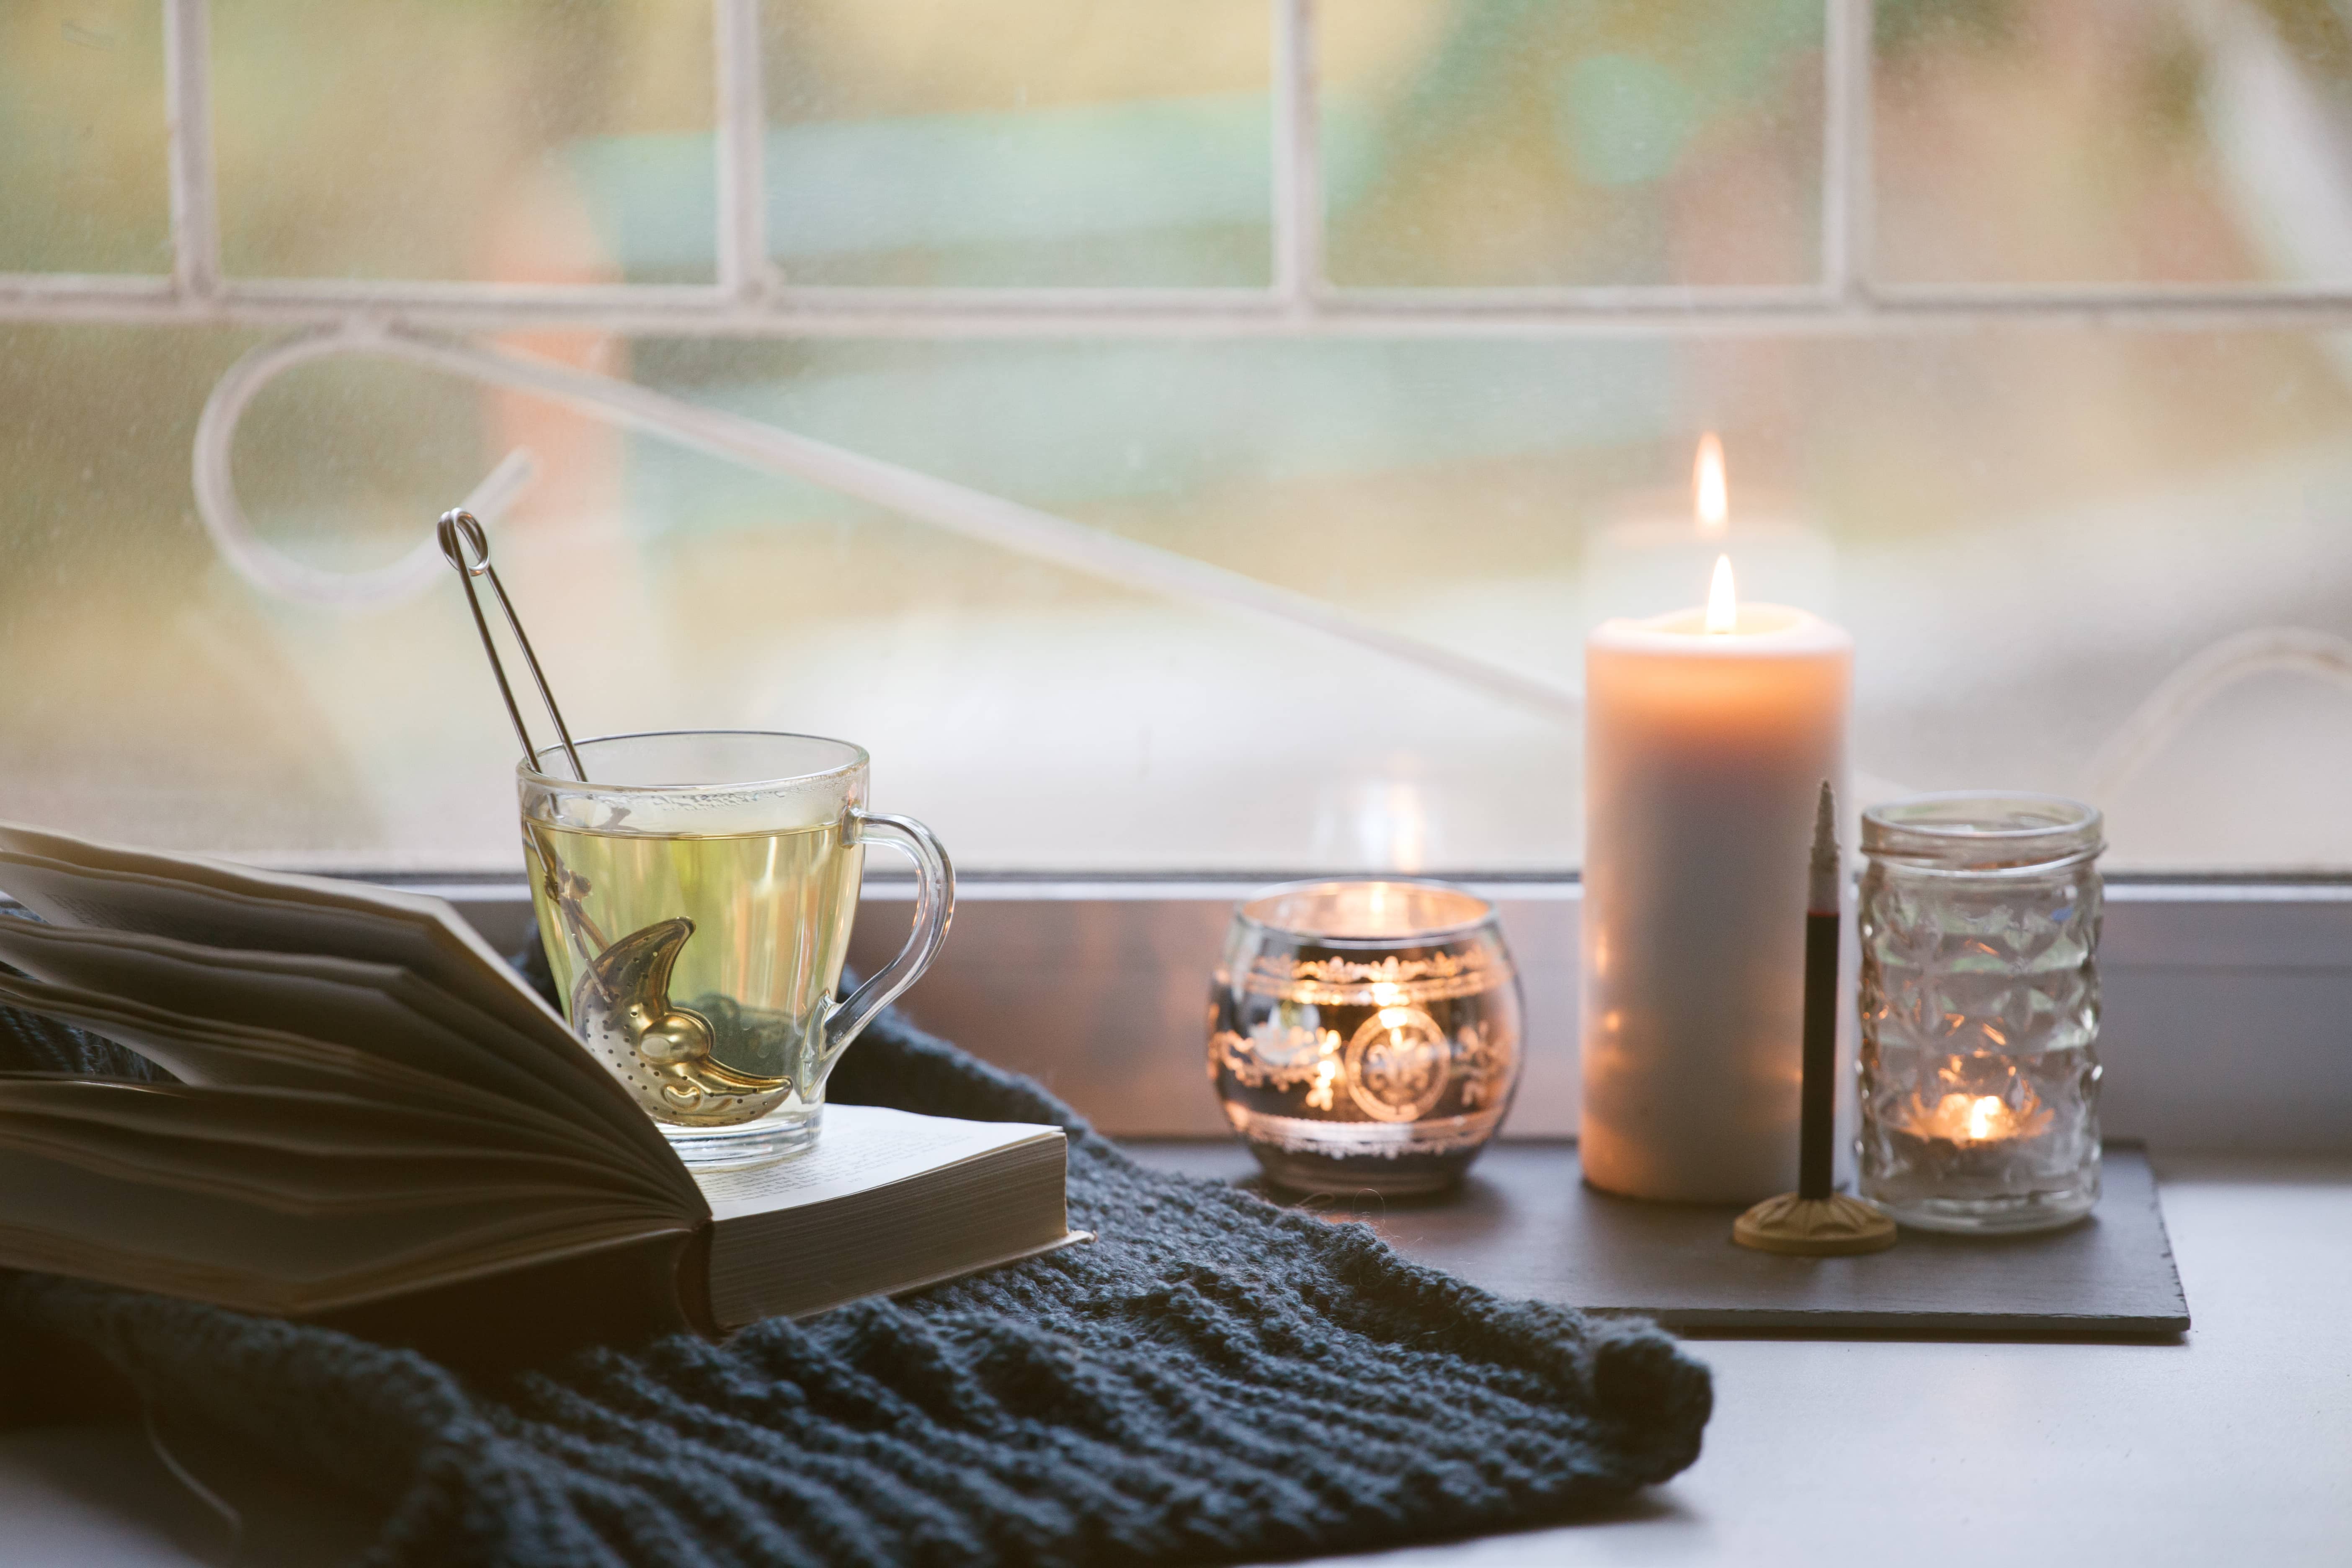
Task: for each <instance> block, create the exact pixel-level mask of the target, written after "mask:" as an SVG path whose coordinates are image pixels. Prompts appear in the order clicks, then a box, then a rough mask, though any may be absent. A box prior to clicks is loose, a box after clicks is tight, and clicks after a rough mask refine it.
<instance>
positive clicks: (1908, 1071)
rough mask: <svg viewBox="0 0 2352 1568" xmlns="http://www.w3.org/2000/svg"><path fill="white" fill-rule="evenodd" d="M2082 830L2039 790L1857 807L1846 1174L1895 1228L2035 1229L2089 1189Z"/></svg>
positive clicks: (2075, 1204)
mask: <svg viewBox="0 0 2352 1568" xmlns="http://www.w3.org/2000/svg"><path fill="white" fill-rule="evenodd" d="M2100 826H2101V825H2100V817H2099V814H2098V812H2097V811H2095V810H2094V809H2093V808H2092V807H2090V806H2087V805H2083V804H2082V803H2081V802H2079V801H2072V800H2065V799H2063V798H2060V797H2059V796H2056V795H2014V794H2011V795H1973V794H1970V795H1921V796H1917V797H1916V798H1913V799H1910V800H1902V801H1895V802H1892V803H1890V804H1888V805H1877V806H1873V807H1871V808H1870V809H1869V810H1868V811H1866V812H1864V813H1863V817H1862V848H1863V853H1864V856H1865V857H1866V858H1867V864H1866V866H1865V867H1864V871H1863V879H1862V893H1861V900H1860V906H1859V907H1860V921H1859V925H1860V931H1861V938H1862V990H1861V1007H1862V1050H1861V1056H1860V1060H1859V1062H1858V1064H1857V1067H1858V1070H1859V1073H1860V1077H1861V1102H1862V1140H1861V1164H1860V1179H1859V1183H1858V1185H1859V1189H1860V1192H1861V1194H1862V1195H1863V1196H1864V1197H1865V1198H1868V1199H1869V1200H1871V1201H1872V1202H1873V1203H1874V1204H1876V1205H1878V1206H1879V1207H1880V1208H1882V1209H1884V1210H1885V1211H1886V1212H1887V1213H1888V1214H1890V1215H1893V1216H1894V1217H1895V1220H1896V1221H1897V1222H1899V1223H1901V1224H1904V1225H1908V1226H1918V1227H1920V1228H1923V1229H1927V1230H1944V1231H1961V1232H1975V1233H1979V1234H1988V1233H2002V1232H2021V1231H2034V1230H2048V1229H2051V1228H2053V1227H2054V1226H2062V1225H2066V1224H2069V1223H2071V1222H2073V1221H2074V1220H2077V1219H2080V1218H2081V1217H2082V1216H2083V1215H2086V1214H2088V1213H2090V1212H2091V1208H2092V1206H2093V1205H2095V1204H2096V1203H2097V1202H2098V1198H2099V1076H2100V1068H2099V1059H2098V1053H2097V1048H2096V1047H2097V1040H2098V1034H2099V973H2098V963H2097V958H2098V945H2099V921H2100V908H2101V889H2100V883H2099V872H2098V865H2097V862H2098V857H2099V852H2100V851H2101V850H2102V849H2103V848H2105V845H2104V844H2103V843H2102V841H2101V838H2100Z"/></svg>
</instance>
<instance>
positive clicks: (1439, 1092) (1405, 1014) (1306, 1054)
mask: <svg viewBox="0 0 2352 1568" xmlns="http://www.w3.org/2000/svg"><path fill="white" fill-rule="evenodd" d="M1516 1056H1517V1040H1515V1039H1514V1038H1512V1037H1511V1035H1510V1033H1509V1031H1507V1030H1505V1029H1500V1028H1495V1027H1491V1026H1489V1025H1488V1024H1487V1023H1486V1022H1485V1021H1480V1022H1475V1023H1470V1024H1465V1025H1464V1026H1462V1028H1460V1029H1459V1030H1457V1031H1455V1033H1454V1036H1453V1037H1452V1038H1450V1039H1449V1038H1448V1037H1446V1034H1445V1032H1444V1030H1443V1029H1441V1028H1439V1027H1438V1026H1437V1024H1436V1021H1435V1020H1433V1019H1432V1018H1431V1017H1430V1016H1429V1015H1428V1014H1426V1013H1424V1012H1423V1011H1422V1010H1421V1009H1420V1008H1418V1007H1383V1008H1381V1010H1380V1011H1379V1012H1377V1013H1375V1014H1373V1015H1372V1016H1370V1017H1369V1018H1367V1019H1365V1020H1364V1021H1363V1023H1361V1024H1360V1025H1359V1026H1357V1028H1356V1032H1355V1034H1354V1035H1353V1036H1352V1037H1349V1038H1348V1039H1347V1040H1346V1041H1344V1042H1343V1041H1342V1040H1341V1038H1340V1037H1339V1031H1338V1030H1336V1029H1310V1028H1303V1027H1300V1026H1297V1025H1295V1024H1293V1025H1280V1024H1277V1023H1276V1022H1275V1021H1274V1020H1273V1019H1271V1018H1269V1019H1267V1020H1266V1021H1265V1023H1264V1024H1262V1025H1260V1026H1258V1032H1257V1033H1256V1034H1255V1035H1241V1034H1236V1033H1234V1031H1233V1030H1231V1029H1220V1030H1218V1031H1217V1032H1216V1033H1215V1034H1213V1035H1212V1036H1211V1037H1210V1038H1209V1081H1210V1082H1211V1083H1215V1082H1216V1081H1217V1079H1218V1078H1219V1076H1220V1075H1221V1074H1226V1075H1230V1076H1231V1077H1232V1079H1233V1080H1234V1082H1235V1083H1237V1084H1240V1085H1241V1086H1242V1087H1244V1088H1245V1089H1275V1090H1277V1091H1282V1092H1287V1091H1289V1090H1292V1089H1298V1088H1301V1087H1304V1088H1305V1089H1307V1098H1306V1102H1305V1103H1306V1108H1307V1109H1308V1110H1323V1111H1328V1110H1337V1109H1338V1104H1337V1101H1338V1098H1339V1096H1338V1092H1337V1091H1338V1090H1339V1088H1340V1087H1342V1086H1343V1085H1344V1087H1345V1088H1346V1089H1347V1092H1348V1098H1349V1100H1353V1101H1354V1102H1355V1104H1356V1106H1357V1107H1358V1109H1360V1110H1362V1111H1363V1113H1364V1114H1365V1115H1367V1116H1369V1117H1370V1118H1372V1119H1373V1120H1374V1121H1418V1120H1420V1119H1421V1118H1422V1117H1423V1116H1426V1115H1427V1114H1428V1113H1429V1111H1430V1110H1431V1109H1432V1108H1433V1106H1435V1105H1436V1104H1437V1102H1438V1101H1439V1100H1441V1099H1443V1098H1444V1094H1445V1089H1446V1086H1447V1085H1448V1084H1459V1085H1460V1086H1461V1091H1462V1092H1461V1100H1462V1108H1463V1110H1465V1111H1467V1110H1478V1109H1482V1108H1485V1107H1487V1106H1490V1105H1493V1104H1494V1103H1495V1101H1496V1097H1497V1096H1498V1094H1499V1093H1500V1092H1501V1089H1502V1088H1503V1086H1505V1085H1507V1084H1508V1083H1509V1082H1510V1081H1511V1068H1512V1065H1513V1062H1514V1059H1515V1058H1516Z"/></svg>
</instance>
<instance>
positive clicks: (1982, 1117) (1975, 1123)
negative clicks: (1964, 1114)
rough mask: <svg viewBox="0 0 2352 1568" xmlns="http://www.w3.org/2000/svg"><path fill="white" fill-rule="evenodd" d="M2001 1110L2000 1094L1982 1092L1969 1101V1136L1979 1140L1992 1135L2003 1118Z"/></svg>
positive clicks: (1981, 1140)
mask: <svg viewBox="0 0 2352 1568" xmlns="http://www.w3.org/2000/svg"><path fill="white" fill-rule="evenodd" d="M2001 1110H2002V1106H2001V1103H2000V1096H1999V1095H1993V1094H1980V1095H1979V1096H1977V1098H1976V1099H1974V1100H1970V1101H1969V1122H1968V1125H1969V1137H1970V1138H1973V1139H1975V1140H1976V1141H1978V1142H1983V1141H1984V1140H1986V1139H1988V1138H1990V1137H1991V1136H1992V1130H1993V1128H1994V1127H1995V1126H1996V1125H1998V1124H1999V1123H2000V1121H2001V1120H2002V1118H2001V1114H2000V1112H2001Z"/></svg>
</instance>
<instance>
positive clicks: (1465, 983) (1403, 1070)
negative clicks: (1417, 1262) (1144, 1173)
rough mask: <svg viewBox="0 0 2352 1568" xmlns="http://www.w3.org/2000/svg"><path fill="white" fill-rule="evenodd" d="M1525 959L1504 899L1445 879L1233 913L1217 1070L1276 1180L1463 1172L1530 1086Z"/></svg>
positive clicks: (1441, 1181) (1312, 1183)
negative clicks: (1522, 1066) (1505, 922)
mask: <svg viewBox="0 0 2352 1568" xmlns="http://www.w3.org/2000/svg"><path fill="white" fill-rule="evenodd" d="M1522 1013H1523V1008H1522V1005H1521V1002H1520V996H1519V979H1518V971H1517V968H1516V967H1515V966H1514V965H1513V964H1512V963H1511V952H1510V949H1509V947H1507V945H1506V944H1505V943H1504V941H1503V931H1502V927H1501V925H1500V924H1499V923H1498V922H1497V921H1496V918H1495V907H1494V906H1493V905H1492V904H1490V903H1488V902H1487V901H1486V900H1484V899H1482V898H1479V897H1478V896H1477V895H1476V894H1475V893H1471V892H1468V891H1466V890H1465V889H1461V888H1455V887H1449V886H1447V885H1445V884H1444V883H1441V882H1423V881H1404V880H1393V879H1391V880H1362V881H1329V882H1297V883H1291V884H1288V885H1286V886H1283V887H1277V888H1269V889H1266V890H1265V892H1263V893H1261V894H1259V895H1258V896H1257V897H1255V898H1254V899H1251V900H1248V901H1247V902H1245V903H1244V904H1242V905H1241V906H1240V907H1239V908H1238V909H1236V910H1234V920H1233V925H1232V927H1231V929H1230V931H1228V932H1227V935H1226V938H1225V951H1224V957H1223V962H1222V963H1221V964H1220V965H1219V967H1218V970H1217V973H1216V980H1215V984H1214V985H1213V988H1212V992H1211V995H1210V1005H1209V1081H1210V1083H1211V1084H1212V1085H1213V1086H1214V1087H1215V1089H1216V1091H1217V1098H1218V1100H1220V1101H1221V1102H1222V1103H1223V1106H1224V1110H1225V1116H1226V1119H1227V1120H1228V1121H1231V1122H1232V1123H1233V1125H1234V1131H1237V1132H1239V1133H1240V1134H1241V1135H1242V1137H1243V1139H1244V1141H1245V1142H1247V1143H1248V1144H1249V1148H1250V1152H1251V1153H1253V1154H1255V1155H1256V1156H1257V1161H1258V1163H1259V1165H1260V1166H1262V1167H1263V1168H1264V1169H1265V1174H1266V1178H1267V1179H1268V1180H1269V1181H1271V1182H1273V1183H1275V1184H1277V1185H1279V1186H1284V1187H1288V1188H1291V1189H1293V1190H1295V1191H1299V1192H1308V1193H1340V1194H1344V1193H1360V1192H1367V1191H1370V1192H1376V1193H1381V1194H1406V1193H1424V1192H1434V1191H1437V1190H1439V1189H1441V1188H1444V1187H1445V1186H1448V1185H1451V1184H1453V1183H1454V1182H1456V1181H1459V1180H1460V1179H1461V1176H1462V1173H1463V1172H1465V1170H1467V1169H1468V1168H1469V1166H1470V1162H1471V1161H1473V1160H1475V1159H1476V1158H1477V1157H1478V1152H1479V1151H1480V1150H1481V1149H1483V1148H1485V1147H1486V1141H1487V1140H1488V1139H1490V1138H1492V1137H1493V1136H1494V1135H1495V1130H1496V1128H1497V1127H1499V1126H1500V1125H1501V1124H1502V1121H1503V1116H1504V1113H1505V1112H1506V1111H1507V1110H1509V1109H1510V1104H1511V1096H1512V1094H1513V1093H1514V1092H1515V1091H1516V1090H1517V1088H1518V1079H1519V1055H1520V1049H1519V1047H1520V1020H1521V1016H1522Z"/></svg>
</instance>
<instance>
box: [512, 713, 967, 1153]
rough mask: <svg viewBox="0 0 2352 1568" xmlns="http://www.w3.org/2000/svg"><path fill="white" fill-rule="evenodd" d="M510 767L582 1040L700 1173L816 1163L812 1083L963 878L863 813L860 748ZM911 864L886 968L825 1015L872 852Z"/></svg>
mask: <svg viewBox="0 0 2352 1568" xmlns="http://www.w3.org/2000/svg"><path fill="white" fill-rule="evenodd" d="M578 751H579V753H580V760H581V762H582V763H583V765H584V767H585V768H586V771H587V773H588V777H589V780H590V781H592V782H589V783H584V784H583V782H581V781H580V780H579V779H577V778H575V777H573V776H572V770H571V763H570V761H569V759H568V758H566V756H565V755H564V752H563V748H562V747H561V746H551V747H548V748H547V749H546V750H544V751H542V752H540V753H539V755H538V757H537V758H536V760H535V761H536V765H533V763H523V764H521V765H520V767H519V768H518V769H517V773H518V785H519V789H520V795H521V802H522V837H523V847H524V852H525V854H526V856H527V857H528V859H529V863H530V881H531V901H532V903H533V905H534V906H535V908H536V909H537V910H538V913H539V930H540V937H541V942H543V943H544V945H545V946H546V949H547V961H548V965H549V967H550V969H551V971H552V972H553V973H554V976H555V981H556V986H557V989H558V991H559V992H560V993H561V994H562V997H563V1003H564V1010H565V1013H566V1016H568V1017H569V1018H570V1019H571V1022H572V1030H573V1032H574V1033H576V1034H577V1035H578V1036H579V1037H580V1038H581V1040H582V1041H583V1043H584V1044H585V1045H586V1046H587V1047H588V1048H589V1050H590V1051H591V1052H592V1053H593V1055H594V1056H595V1057H596V1058H597V1059H598V1060H599V1061H601V1062H602V1063H604V1066H605V1067H606V1068H609V1069H610V1070H611V1071H612V1073H613V1075H614V1077H615V1078H617V1079H620V1080H621V1082H622V1083H623V1084H624V1085H625V1086H626V1087H627V1089H629V1091H630V1093H631V1094H632V1095H634V1096H635V1098H636V1100H637V1103H638V1104H639V1105H641V1106H643V1107H644V1108H645V1110H646V1114H647V1115H649V1116H651V1117H653V1118H654V1120H655V1121H657V1122H659V1123H661V1125H662V1130H663V1131H664V1132H665V1133H667V1135H668V1137H669V1139H670V1143H671V1147H672V1148H674V1149H675V1150H677V1153H678V1156H679V1158H681V1159H682V1160H684V1161H685V1162H686V1163H688V1165H690V1166H694V1167H696V1168H698V1169H704V1170H711V1169H723V1168H740V1167H742V1166H747V1165H757V1164H763V1163H768V1162H770V1161H772V1160H776V1159H781V1158H783V1157H784V1156H786V1155H789V1154H793V1153H796V1152H800V1151H802V1150H804V1149H807V1148H809V1147H812V1146H813V1145H814V1143H815V1142H816V1138H817V1132H818V1129H819V1126H820V1125H821V1122H822V1119H823V1116H824V1081H825V1078H826V1076H827V1075H828V1074H830V1073H831V1072H832V1070H833V1065H834V1063H835V1061H837V1060H839V1059H840V1057H841V1053H842V1052H843V1050H845V1048H846V1047H848V1046H849V1044H850V1042H851V1041H853V1040H855V1039H856V1037H857V1036H858V1034H859V1032H860V1031H862V1030H863V1029H864V1028H865V1027H866V1024H867V1023H868V1022H869V1021H870V1020H871V1019H872V1018H873V1016H874V1015H875V1013H876V1012H877V1011H878V1010H879V1009H880V1008H882V1007H884V1006H887V1005H888V1004H889V1003H890V1002H891V1001H892V1000H894V999H895V998H896V997H897V996H898V994H900V993H901V992H903V991H905V990H906V989H907V987H908V986H909V985H912V984H914V983H915V981H916V980H917V979H918V978H919V977H920V975H921V974H922V973H923V971H924V970H925V969H927V968H929V966H930V963H931V960H932V959H933V958H934V957H936V956H937V955H938V952H939V950H940V943H941V942H943V941H944V940H945V939H946V937H947V930H948V921H949V917H950V914H951V913H952V912H953V910H954V906H955V871H954V868H953V867H952V866H951V865H950V863H949V860H948V857H947V852H946V850H944V849H942V848H941V847H940V842H939V840H938V839H936V838H934V837H932V836H931V833H930V830H929V828H926V827H925V826H923V825H922V824H921V823H919V822H916V821H913V820H912V819H910V818H908V817H903V816H877V815H875V814H874V813H871V812H868V811H867V810H866V784H867V769H868V763H869V761H870V759H869V758H868V757H867V756H866V752H865V750H864V748H862V747H859V746H855V745H852V744H850V743H849V742H846V741H833V740H826V739H824V738H823V737H821V736H816V735H791V734H774V733H768V732H763V731H741V730H709V731H667V732H662V733H655V734H642V735H610V736H604V737H602V738H600V739H596V740H591V741H582V742H579V743H578ZM869 844H883V845H887V846H889V847H892V848H894V849H897V850H898V851H899V852H900V853H902V854H904V855H905V856H907V858H909V859H910V860H912V861H913V862H914V863H915V873H916V877H915V920H914V929H913V931H911V932H910V933H909V934H908V939H907V944H906V946H904V947H903V948H901V949H900V950H899V952H898V956H897V957H896V958H894V959H892V960H891V961H890V962H889V963H887V964H886V965H884V966H883V967H882V968H881V969H879V970H877V971H876V972H875V973H874V974H873V975H872V976H871V977H870V978H869V979H867V981H866V984H863V985H861V986H859V987H858V988H857V990H856V992H854V993H853V994H850V995H849V996H847V997H845V998H843V999H840V1000H835V995H834V993H835V989H836V988H837V987H838V986H839V984H840V981H841V967H842V963H843V961H844V960H845V958H846V957H847V955H848V952H849V932H850V926H851V922H852V921H854V920H855V919H856V913H857V896H858V888H859V882H860V879H861V874H862V872H863V870H864V868H865V859H866V846H867V845H869Z"/></svg>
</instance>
